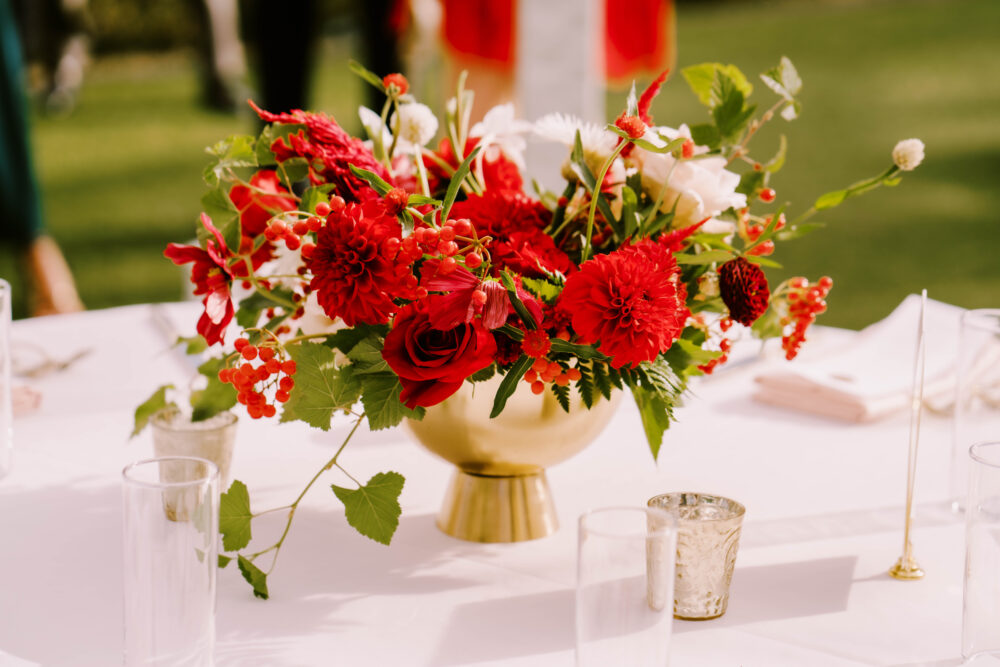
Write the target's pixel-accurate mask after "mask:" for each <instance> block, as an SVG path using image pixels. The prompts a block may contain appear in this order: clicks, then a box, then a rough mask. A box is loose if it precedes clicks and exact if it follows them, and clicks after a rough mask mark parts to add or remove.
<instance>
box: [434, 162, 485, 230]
mask: <svg viewBox="0 0 1000 667" xmlns="http://www.w3.org/2000/svg"><path fill="white" fill-rule="evenodd" d="M481 149H482V146H476V147H475V148H474V149H473V150H472V152H471V153H469V154H468V156H466V158H465V159H464V160H462V164H460V165H458V169H456V170H455V174H454V176H452V177H451V181H449V183H448V190H447V191H446V192H445V193H444V204H442V205H441V223H442V224H443V223H445V222H446V221H447V220H448V214H449V213H450V212H451V206H452V204H454V203H455V199H456V198H457V197H458V191H459V190H460V189H461V187H462V181H464V180H465V177H466V175H467V174H468V173H469V169H470V168H471V167H472V161H473V160H475V159H476V156H477V155H479V151H480V150H481Z"/></svg>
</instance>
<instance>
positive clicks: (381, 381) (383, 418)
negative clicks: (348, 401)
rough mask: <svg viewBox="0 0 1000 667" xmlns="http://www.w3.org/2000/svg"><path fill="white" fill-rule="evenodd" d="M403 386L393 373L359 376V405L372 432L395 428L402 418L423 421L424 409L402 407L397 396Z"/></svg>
mask: <svg viewBox="0 0 1000 667" xmlns="http://www.w3.org/2000/svg"><path fill="white" fill-rule="evenodd" d="M402 391H403V385H402V384H400V382H399V378H398V377H396V374H395V373H391V372H390V373H372V374H368V375H362V376H361V404H362V405H363V406H364V408H365V414H366V415H367V416H368V427H369V428H370V429H371V430H372V431H379V430H381V429H384V428H391V427H393V426H396V425H397V424H399V423H400V422H401V421H403V419H404V418H410V419H417V420H420V419H423V417H424V412H425V410H424V408H421V407H417V408H415V409H413V410H411V409H410V408H408V407H406V406H405V405H403V403H402V402H401V401H400V400H399V394H400V393H401V392H402Z"/></svg>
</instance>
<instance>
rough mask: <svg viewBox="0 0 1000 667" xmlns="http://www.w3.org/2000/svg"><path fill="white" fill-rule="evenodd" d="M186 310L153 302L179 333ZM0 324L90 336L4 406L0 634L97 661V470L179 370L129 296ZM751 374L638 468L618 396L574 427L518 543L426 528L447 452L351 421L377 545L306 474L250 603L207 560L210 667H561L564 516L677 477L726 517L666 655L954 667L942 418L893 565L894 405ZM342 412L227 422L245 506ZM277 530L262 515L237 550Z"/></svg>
mask: <svg viewBox="0 0 1000 667" xmlns="http://www.w3.org/2000/svg"><path fill="white" fill-rule="evenodd" d="M199 307H200V306H199V304H179V305H172V306H170V307H169V314H170V316H171V318H172V319H173V321H174V322H176V323H177V325H178V328H180V329H181V330H182V331H184V330H186V329H190V328H191V327H192V326H193V323H194V322H195V321H196V319H197V311H198V308H199ZM184 323H189V326H188V327H185V326H184ZM821 331H822V330H821ZM827 331H828V332H829V331H830V330H827ZM835 333H838V334H840V333H844V332H835ZM14 334H15V336H25V337H29V338H31V339H32V340H34V341H36V342H38V343H39V344H42V345H45V346H46V347H47V348H48V349H67V346H69V345H71V344H72V345H75V344H81V345H84V344H86V345H93V346H94V348H95V349H94V352H93V354H91V355H89V356H88V357H87V358H85V359H82V360H81V361H80V362H79V363H78V364H76V365H74V366H72V367H71V368H69V369H67V370H66V371H64V372H63V373H60V374H57V375H53V376H49V377H46V378H44V379H42V380H39V381H37V383H35V386H36V388H37V389H39V390H40V391H41V392H42V394H43V401H42V405H41V407H40V409H39V410H38V411H37V412H35V413H33V414H31V415H27V416H24V417H20V418H18V419H17V420H16V421H15V438H16V444H15V457H14V466H13V469H12V471H11V473H10V475H9V476H8V477H6V478H4V479H3V480H0V540H2V541H0V649H2V650H4V651H8V652H9V653H11V654H12V655H16V656H19V657H21V658H24V659H26V660H30V661H35V662H37V663H40V664H43V665H46V667H50V666H55V667H59V666H63V665H66V666H72V667H90V666H93V667H106V666H107V665H113V664H120V662H121V633H122V603H121V595H122V588H121V586H122V577H121V566H122V553H121V490H120V488H121V483H120V471H121V469H122V467H123V466H124V465H125V464H126V463H128V462H129V461H132V460H135V459H139V458H144V457H148V456H149V455H150V454H151V452H152V443H151V437H150V435H149V433H148V432H147V433H143V434H142V435H141V436H139V437H138V438H136V439H135V440H133V441H129V440H128V433H129V431H130V429H131V424H130V423H129V422H130V417H131V413H132V410H133V409H134V407H135V405H136V404H138V403H139V402H141V401H142V400H143V399H145V398H146V396H148V395H149V394H150V393H151V392H152V390H153V389H154V388H155V387H156V386H157V385H159V384H161V383H163V382H167V381H172V382H174V383H175V385H177V386H184V384H185V382H186V379H187V378H188V377H189V374H190V366H189V365H188V364H187V363H186V362H184V361H183V360H180V359H177V358H175V356H174V355H173V354H172V353H171V352H169V351H168V350H167V346H166V344H165V342H164V340H163V337H162V335H161V334H160V333H158V328H157V326H156V325H155V324H154V323H153V321H152V320H151V318H150V311H149V308H148V307H146V306H134V307H128V308H118V309H112V310H107V311H95V312H89V313H84V314H80V315H75V316H60V317H53V318H47V319H39V320H26V321H19V322H16V323H15V325H14ZM845 335H848V334H845ZM822 338H823V337H822V336H821V337H820V339H818V342H819V341H820V340H821V339H822ZM841 339H842V336H831V337H830V340H832V341H834V342H837V341H839V340H841ZM813 352H816V353H817V354H819V353H821V352H822V350H821V349H819V346H816V347H815V348H814V350H813ZM755 373H756V368H755V367H754V365H752V364H747V365H744V366H740V367H736V368H733V369H732V370H730V371H728V372H726V373H721V374H719V375H718V376H713V377H710V378H706V379H705V380H704V381H702V382H701V383H699V384H698V385H696V386H695V387H694V388H693V392H692V396H691V397H690V398H689V399H688V400H687V405H686V406H685V407H683V408H681V409H679V410H678V413H677V414H678V417H679V421H678V422H677V423H676V424H674V425H673V426H672V427H671V429H670V431H668V432H667V434H666V437H665V440H664V443H663V447H662V450H661V452H660V457H659V462H658V464H654V462H653V460H652V458H651V457H650V454H649V452H648V450H647V448H646V444H645V442H644V438H643V436H642V429H641V425H640V423H639V419H638V413H637V410H636V409H635V406H634V405H633V404H632V403H631V401H629V400H623V401H622V405H621V408H620V409H619V411H618V413H617V414H616V416H615V418H614V419H613V421H612V422H611V424H610V425H609V427H608V428H607V429H606V430H605V431H604V433H602V434H601V435H600V437H599V438H598V439H597V440H596V441H595V443H594V444H593V445H591V446H590V447H589V448H587V449H586V450H585V451H584V452H582V453H581V454H579V455H578V456H576V457H574V458H573V459H571V460H569V461H567V462H566V463H563V464H560V465H558V466H555V467H553V468H552V469H551V470H550V471H549V481H550V483H551V486H552V490H553V494H554V497H555V501H556V505H557V508H558V510H559V516H560V522H561V526H562V527H561V529H560V530H559V532H558V533H556V534H555V535H553V536H552V537H549V538H545V539H542V540H536V541H532V542H525V543H521V544H493V545H490V544H471V543H466V542H462V541H459V540H455V539H452V538H450V537H448V536H446V535H444V534H442V533H440V532H439V531H438V530H437V529H436V528H435V526H434V515H435V513H436V511H437V509H438V507H439V505H440V502H441V499H442V495H443V492H444V488H445V483H446V481H447V479H448V476H449V475H450V471H451V468H450V466H449V465H448V464H446V463H444V462H442V461H440V460H438V459H436V458H434V457H433V456H432V455H431V454H429V453H428V452H426V451H424V450H423V449H421V448H419V447H417V446H415V445H413V444H412V443H411V442H410V441H409V440H408V438H407V436H406V434H405V432H404V431H403V430H402V429H393V430H389V431H379V432H374V433H371V432H359V434H358V436H356V440H355V441H354V442H352V444H351V446H350V447H349V448H348V449H347V450H345V454H344V457H343V458H342V462H343V463H344V464H345V465H346V466H347V467H348V468H349V469H350V470H351V471H352V473H353V474H355V475H356V476H358V477H359V478H362V479H367V478H368V476H370V475H371V474H374V473H375V472H378V471H383V470H390V469H391V470H397V471H399V472H401V473H402V474H404V475H405V476H406V480H407V481H406V486H405V487H404V489H403V494H402V496H401V499H400V501H401V504H402V507H403V515H402V518H401V521H400V526H399V530H398V532H397V534H396V536H395V538H394V539H393V544H392V546H390V547H384V546H382V545H379V544H376V543H374V542H372V541H370V540H368V539H366V538H364V537H361V536H359V535H358V534H357V533H355V532H354V530H353V529H351V528H350V527H349V526H348V525H347V524H346V522H345V520H344V516H343V511H342V508H341V506H340V505H339V503H338V502H337V501H336V498H335V497H334V496H333V494H332V493H331V492H330V486H329V485H330V484H331V483H338V484H344V483H345V482H344V480H342V479H340V478H338V477H337V476H336V475H333V474H331V475H330V476H329V477H328V478H324V479H323V480H321V483H320V484H317V486H316V487H315V488H314V489H313V490H312V491H311V492H310V494H309V495H308V496H306V498H305V500H304V501H303V504H302V505H301V506H300V508H299V512H298V513H297V516H296V519H295V525H294V526H293V527H292V531H291V533H290V534H289V537H288V540H287V542H286V543H285V547H284V548H283V550H282V553H281V557H280V559H279V562H278V565H277V568H276V569H275V571H274V573H273V574H272V575H271V577H270V580H269V585H270V589H271V593H272V599H270V600H268V601H266V602H265V601H260V600H256V599H254V598H253V597H252V595H251V593H250V590H249V587H248V586H247V585H246V583H245V582H244V581H243V580H242V578H241V577H240V576H239V574H238V573H237V572H236V571H235V570H234V568H233V566H232V565H230V566H229V567H228V568H227V569H225V570H221V571H220V572H219V589H218V590H219V601H218V613H217V636H218V642H217V651H216V653H217V656H216V657H217V665H218V667H235V666H243V665H254V666H256V665H278V666H282V665H289V666H292V667H303V666H312V665H316V666H326V665H348V666H355V665H358V666H362V665H388V664H397V665H406V666H408V667H409V666H415V667H420V666H424V665H427V666H451V665H474V666H476V667H483V666H486V665H503V666H511V667H563V666H564V667H569V666H570V665H572V664H573V642H574V638H573V600H574V575H575V562H576V525H575V523H576V517H577V516H579V514H581V513H582V512H583V511H585V510H586V509H589V508H593V507H600V506H608V505H640V504H643V503H644V502H645V501H646V499H648V498H649V497H651V496H653V495H656V494H658V493H663V492H668V491H689V490H690V491H705V492H709V493H717V494H720V495H725V496H728V497H732V498H736V499H738V500H740V501H741V502H743V503H744V504H745V505H746V506H747V523H746V525H745V527H744V531H743V539H742V544H741V548H740V552H739V558H738V561H737V567H736V574H735V577H734V580H733V595H732V599H731V602H730V607H729V611H728V613H727V614H726V615H725V616H724V617H722V618H720V619H717V620H713V621H704V622H683V621H677V622H675V624H674V637H673V643H672V662H671V664H672V665H674V667H684V666H686V665H691V666H695V667H733V666H737V665H744V666H746V667H756V666H759V667H783V666H788V667H792V666H794V667H801V666H802V665H810V666H813V665H819V666H825V665H830V666H857V665H885V666H895V667H902V666H914V667H915V666H916V665H934V666H935V667H945V666H947V665H957V664H959V660H958V654H959V635H960V627H961V583H962V558H963V527H962V524H961V522H960V520H959V519H958V518H956V517H954V516H953V515H951V514H950V513H948V512H945V511H943V510H939V509H938V503H940V501H943V500H945V499H946V498H947V493H948V488H949V479H948V475H947V474H946V473H947V470H948V461H949V460H950V440H949V437H948V433H949V428H948V421H947V420H945V419H941V418H939V417H936V416H934V415H929V416H928V417H927V418H926V420H925V423H924V428H923V433H924V440H923V444H922V451H921V458H920V461H919V464H918V472H917V478H918V484H917V495H916V502H917V503H918V508H917V513H916V528H915V531H914V533H913V543H914V545H915V555H916V557H917V560H918V561H919V562H920V563H921V565H922V566H923V567H924V568H925V569H926V570H927V572H928V576H927V577H926V578H925V579H924V580H922V581H918V582H897V581H895V580H892V579H890V578H889V577H888V576H887V574H886V571H887V569H888V568H889V566H891V565H892V563H893V562H895V560H896V558H897V557H898V556H899V554H900V551H901V543H902V519H903V510H902V502H903V499H904V497H905V474H904V472H905V466H906V451H907V418H906V416H905V415H897V416H895V417H890V418H887V419H884V420H881V421H879V422H877V423H875V424H865V425H859V424H854V423H845V422H839V421H834V420H829V419H821V418H817V417H814V416H809V415H805V414H802V413H794V412H789V411H787V410H783V409H778V408H772V407H770V406H767V405H762V404H760V403H754V402H753V401H751V400H750V399H749V394H750V392H751V391H752V388H753V382H752V378H753V376H754V374H755ZM346 427H347V424H346V423H341V424H339V425H335V427H334V428H333V429H332V430H331V432H329V433H322V432H320V431H316V430H312V429H309V428H307V427H305V426H304V425H301V424H281V425H279V424H276V423H274V422H273V421H271V422H253V421H251V420H249V419H247V418H245V417H241V421H240V425H239V430H238V435H237V438H238V440H237V446H236V452H235V455H234V460H233V476H234V477H235V478H238V479H240V480H243V481H244V482H246V483H247V485H248V487H249V488H250V491H251V502H252V507H253V508H254V510H255V511H260V510H262V509H266V508H268V507H274V506H277V505H280V504H283V503H287V502H289V500H290V499H291V498H294V496H295V495H296V494H297V493H298V491H299V490H300V489H301V488H302V486H303V484H304V483H305V482H306V481H307V480H308V478H309V477H311V475H312V474H313V472H314V471H315V470H317V469H318V468H319V467H320V466H322V465H323V463H324V462H325V461H326V460H327V459H328V458H329V457H330V455H331V453H332V451H334V449H335V447H336V446H337V445H338V444H339V442H340V441H341V439H342V438H343V436H344V435H345V433H346ZM281 528H282V524H281V517H279V516H276V515H270V516H269V517H268V519H266V520H265V521H264V522H263V525H260V526H258V525H254V528H253V530H254V538H255V539H254V544H255V545H256V544H260V545H261V546H266V545H267V544H270V540H271V539H273V538H274V537H275V536H276V535H277V534H278V533H279V532H280V530H281ZM2 664H4V663H3V662H2V661H0V665H2Z"/></svg>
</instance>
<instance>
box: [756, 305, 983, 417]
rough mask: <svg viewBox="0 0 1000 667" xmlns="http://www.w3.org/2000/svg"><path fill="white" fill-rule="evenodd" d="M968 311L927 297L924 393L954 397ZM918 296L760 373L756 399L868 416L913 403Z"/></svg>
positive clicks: (838, 414) (930, 399)
mask: <svg viewBox="0 0 1000 667" xmlns="http://www.w3.org/2000/svg"><path fill="white" fill-rule="evenodd" d="M962 312H963V310H962V309H961V308H958V307H956V306H951V305H948V304H946V303H941V302H940V301H933V300H928V301H927V312H926V315H925V321H926V330H925V336H926V341H927V346H926V349H927V358H926V368H925V374H924V378H925V379H924V399H925V401H928V402H933V401H941V400H948V398H949V397H950V395H951V393H952V392H953V391H954V374H953V371H952V369H953V367H954V364H955V357H956V353H957V346H958V333H959V318H960V317H961V314H962ZM919 318H920V297H919V296H918V295H915V294H911V295H910V296H908V297H906V299H904V300H903V302H902V303H901V304H900V305H899V306H897V307H896V309H895V310H894V311H892V313H891V314H890V315H889V316H888V317H886V318H885V319H884V320H881V321H879V322H876V323H875V324H872V325H870V326H868V327H866V328H865V329H862V330H861V331H860V332H858V334H857V336H854V337H853V338H852V339H851V341H850V342H849V343H847V344H846V345H844V346H843V347H841V348H839V349H836V350H833V351H831V353H830V354H828V355H823V356H821V357H818V358H813V360H810V361H804V360H803V361H794V362H792V363H790V364H787V365H783V366H780V367H779V366H776V367H774V368H773V369H770V370H768V371H766V372H764V373H762V374H760V375H759V376H757V377H756V378H755V381H756V382H757V391H756V393H755V394H754V398H755V399H757V400H759V401H762V402H764V403H769V404H772V405H779V406H782V407H787V408H792V409H795V410H801V411H804V412H810V413H813V414H818V415H823V416H826V417H833V418H835V419H842V420H845V421H855V422H864V421H872V420H876V419H880V418H882V417H885V416H888V415H890V414H892V413H894V412H897V411H901V410H904V409H906V408H907V407H908V406H909V405H910V400H911V398H910V396H911V391H912V386H913V364H914V360H915V358H916V356H915V355H916V342H917V325H918V321H919Z"/></svg>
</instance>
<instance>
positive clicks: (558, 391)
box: [549, 382, 569, 412]
mask: <svg viewBox="0 0 1000 667" xmlns="http://www.w3.org/2000/svg"><path fill="white" fill-rule="evenodd" d="M549 388H550V389H551V390H552V394H553V395H554V396H555V397H556V401H557V402H558V403H559V407H561V408H562V409H563V411H564V412H569V386H568V385H567V386H560V385H558V384H556V383H554V382H553V383H552V384H551V385H549Z"/></svg>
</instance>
